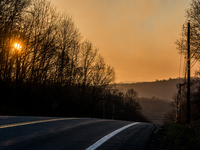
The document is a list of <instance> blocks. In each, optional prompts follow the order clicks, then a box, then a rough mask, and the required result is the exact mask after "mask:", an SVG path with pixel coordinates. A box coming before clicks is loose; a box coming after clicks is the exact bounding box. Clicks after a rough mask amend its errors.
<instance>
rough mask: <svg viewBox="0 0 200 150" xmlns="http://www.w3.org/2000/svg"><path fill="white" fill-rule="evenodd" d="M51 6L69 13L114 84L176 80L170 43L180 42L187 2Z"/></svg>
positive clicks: (83, 0) (97, 1)
mask: <svg viewBox="0 0 200 150" xmlns="http://www.w3.org/2000/svg"><path fill="white" fill-rule="evenodd" d="M51 2H52V4H54V5H56V7H57V10H58V11H60V12H61V13H62V12H66V13H69V14H71V15H72V17H73V20H74V22H75V24H76V26H77V27H78V28H79V30H80V32H81V34H82V36H83V38H84V39H89V40H91V41H92V43H93V44H94V45H95V46H97V47H99V52H100V53H101V54H102V55H103V56H104V57H105V59H106V62H107V64H110V65H112V66H113V67H114V68H115V70H116V76H117V79H116V82H127V81H131V82H140V81H155V80H156V79H159V80H161V79H168V78H176V77H178V76H179V66H180V55H179V54H178V50H176V45H175V44H174V42H175V41H176V39H179V38H180V35H179V34H180V32H181V28H182V25H183V23H184V22H185V9H187V8H188V7H189V3H190V0H51ZM182 65H183V64H182ZM196 68H197V67H196ZM192 72H194V69H193V70H192ZM181 75H182V74H181Z"/></svg>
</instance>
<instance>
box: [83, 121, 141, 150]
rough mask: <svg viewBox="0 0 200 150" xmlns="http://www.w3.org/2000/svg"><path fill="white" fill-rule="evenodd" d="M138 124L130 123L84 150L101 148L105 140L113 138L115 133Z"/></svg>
mask: <svg viewBox="0 0 200 150" xmlns="http://www.w3.org/2000/svg"><path fill="white" fill-rule="evenodd" d="M138 123H139V122H136V123H131V124H129V125H126V126H124V127H122V128H119V129H117V130H115V131H113V132H111V133H110V134H108V135H106V136H104V137H103V138H101V139H100V140H98V141H97V142H95V143H94V144H93V145H91V146H90V147H88V148H87V149H86V150H95V149H96V148H98V147H99V146H101V145H102V144H103V143H105V142H106V141H107V140H109V139H110V138H111V137H113V136H115V135H116V134H117V133H119V132H121V131H123V130H125V129H127V128H129V127H131V126H133V125H136V124H138Z"/></svg>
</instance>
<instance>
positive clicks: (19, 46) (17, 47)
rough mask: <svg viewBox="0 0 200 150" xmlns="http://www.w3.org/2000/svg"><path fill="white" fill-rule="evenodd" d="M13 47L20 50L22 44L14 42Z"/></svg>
mask: <svg viewBox="0 0 200 150" xmlns="http://www.w3.org/2000/svg"><path fill="white" fill-rule="evenodd" d="M14 46H15V48H16V49H17V50H21V48H22V46H21V45H20V44H18V43H15V45H14Z"/></svg>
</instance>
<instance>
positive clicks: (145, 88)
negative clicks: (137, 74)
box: [117, 79, 180, 101]
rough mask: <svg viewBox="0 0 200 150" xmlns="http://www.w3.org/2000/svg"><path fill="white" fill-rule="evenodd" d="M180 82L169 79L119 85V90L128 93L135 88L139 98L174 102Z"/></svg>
mask: <svg viewBox="0 0 200 150" xmlns="http://www.w3.org/2000/svg"><path fill="white" fill-rule="evenodd" d="M179 82H180V79H169V80H161V81H155V82H141V83H131V84H128V83H119V84H117V88H118V89H119V90H120V91H122V92H126V91H127V90H128V89H131V88H133V89H134V90H135V91H137V92H138V96H139V98H142V97H145V98H152V97H156V98H159V99H162V100H166V101H172V100H173V98H172V97H173V94H174V93H176V92H177V89H176V84H177V83H179Z"/></svg>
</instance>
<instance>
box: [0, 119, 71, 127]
mask: <svg viewBox="0 0 200 150" xmlns="http://www.w3.org/2000/svg"><path fill="white" fill-rule="evenodd" d="M70 119H74V118H57V119H48V120H38V121H30V122H22V123H13V124H6V125H0V129H2V128H9V127H16V126H24V125H29V124H36V123H43V122H51V121H61V120H70Z"/></svg>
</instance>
